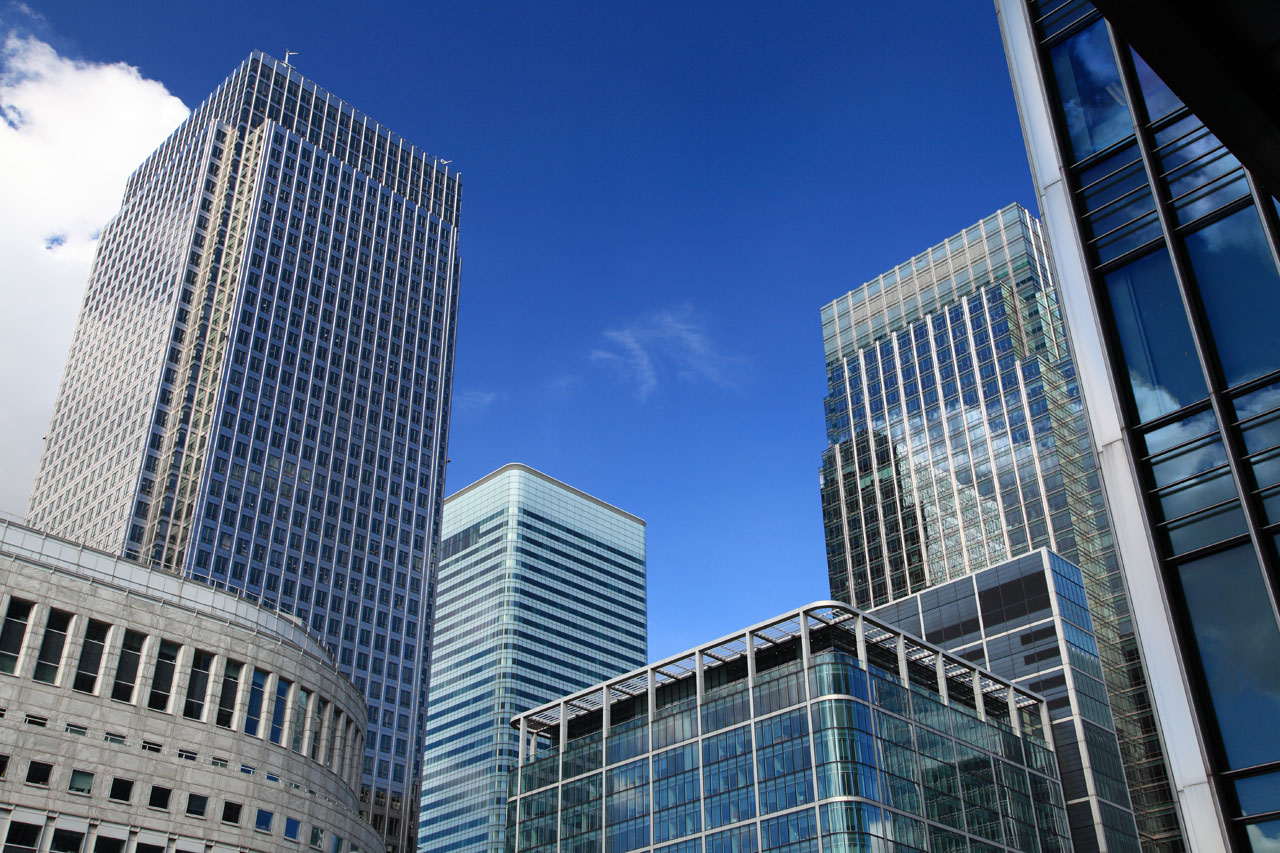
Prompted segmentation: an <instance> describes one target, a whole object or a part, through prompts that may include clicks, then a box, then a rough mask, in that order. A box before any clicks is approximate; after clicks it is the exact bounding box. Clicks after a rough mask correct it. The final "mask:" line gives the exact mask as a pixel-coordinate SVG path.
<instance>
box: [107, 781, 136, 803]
mask: <svg viewBox="0 0 1280 853" xmlns="http://www.w3.org/2000/svg"><path fill="white" fill-rule="evenodd" d="M108 796H109V797H110V798H111V799H113V800H115V801H116V802H120V803H127V802H129V800H130V799H131V798H132V797H133V780H132V779H121V778H119V777H117V778H115V779H112V780H111V793H110V794H109V795H108Z"/></svg>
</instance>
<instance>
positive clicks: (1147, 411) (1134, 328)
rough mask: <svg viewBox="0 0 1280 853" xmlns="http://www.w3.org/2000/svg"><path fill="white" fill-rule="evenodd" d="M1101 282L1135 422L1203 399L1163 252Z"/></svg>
mask: <svg viewBox="0 0 1280 853" xmlns="http://www.w3.org/2000/svg"><path fill="white" fill-rule="evenodd" d="M1106 282H1107V293H1108V295H1109V296H1110V298H1111V311H1112V314H1113V316H1114V317H1115V324H1116V333H1117V334H1118V335H1119V337H1120V349H1121V352H1122V353H1123V355H1124V363H1125V369H1126V372H1127V373H1128V376H1129V384H1130V386H1131V387H1132V389H1133V398H1134V402H1135V403H1136V404H1137V407H1138V417H1139V419H1140V420H1144V421H1146V420H1150V419H1152V418H1155V417H1159V416H1160V415H1164V414H1168V413H1169V412H1172V411H1174V410H1176V409H1180V408H1182V407H1183V406H1186V405H1188V404H1190V403H1194V402H1195V401H1196V400H1201V399H1203V398H1204V397H1206V396H1207V395H1208V392H1207V391H1206V390H1205V384H1204V376H1203V374H1202V373H1201V372H1200V364H1199V362H1198V361H1197V360H1196V351H1195V344H1194V343H1193V341H1192V338H1191V329H1190V328H1189V327H1188V325H1187V315H1186V312H1185V311H1184V310H1183V308H1182V299H1181V298H1180V297H1179V295H1178V285H1177V281H1176V280H1175V279H1174V277H1173V266H1172V265H1171V264H1170V263H1169V252H1168V250H1166V249H1160V250H1159V251H1156V252H1153V253H1152V254H1150V255H1145V256H1143V257H1141V258H1139V259H1138V260H1136V261H1133V262H1132V263H1130V264H1127V265H1125V266H1123V267H1121V268H1120V269H1118V270H1116V271H1115V272H1113V273H1111V274H1110V275H1108V276H1107V277H1106Z"/></svg>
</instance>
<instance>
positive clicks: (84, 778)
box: [67, 770, 93, 794]
mask: <svg viewBox="0 0 1280 853" xmlns="http://www.w3.org/2000/svg"><path fill="white" fill-rule="evenodd" d="M67 790H68V791H70V792H71V793H73V794H88V793H91V792H92V791H93V774H92V773H90V772H89V771H88V770H72V771H71V781H70V782H69V783H68V784H67Z"/></svg>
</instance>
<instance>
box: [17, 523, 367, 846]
mask: <svg viewBox="0 0 1280 853" xmlns="http://www.w3.org/2000/svg"><path fill="white" fill-rule="evenodd" d="M0 618H2V619H3V622H2V623H0V838H3V839H4V849H5V850H6V851H9V850H13V851H26V850H31V851H77V853H79V851H86V853H89V851H102V853H115V851H120V852H121V853H134V851H136V853H172V851H192V853H196V851H200V853H204V851H219V852H220V853H229V851H276V850H290V849H297V850H299V851H310V850H320V851H323V853H349V852H351V853H358V851H366V853H369V851H376V850H379V849H381V847H382V843H381V841H380V838H379V836H378V834H377V833H376V832H375V831H374V830H373V827H371V826H370V825H369V824H368V823H366V822H365V821H364V820H363V819H362V818H361V817H360V810H361V803H360V802H359V799H358V796H357V794H356V790H357V786H358V784H359V778H360V772H361V768H362V758H363V755H364V730H365V723H364V720H365V710H364V701H363V698H362V697H361V695H360V694H359V693H358V692H357V691H356V689H355V687H354V686H353V685H352V684H351V683H350V682H348V681H347V680H346V678H344V677H343V676H341V675H340V674H339V673H338V671H337V669H336V667H335V665H334V661H333V659H332V658H331V657H330V656H329V654H328V652H327V651H326V650H325V649H324V647H323V646H322V645H321V644H320V643H319V642H317V641H316V640H315V639H314V638H312V637H311V636H310V635H309V634H308V633H307V632H306V629H305V628H304V627H303V626H302V625H301V624H299V623H297V622H295V621H293V620H291V619H290V618H289V617H287V616H283V615H279V614H277V613H274V612H271V611H267V610H264V609H262V608H259V607H258V606H257V605H255V604H253V603H251V602H249V601H246V600H244V599H242V598H239V597H237V596H236V595H235V594H234V593H230V592H226V591H222V590H219V589H215V588H213V587H210V586H208V585H207V584H204V583H200V582H196V581H189V580H184V579H182V578H179V577H176V576H173V575H168V574H164V573H161V572H153V571H151V570H149V569H147V568H145V567H143V566H141V565H138V564H136V563H132V562H129V561H127V560H123V559H121V558H118V557H115V556H112V555H110V554H107V553H105V552H102V551H96V550H93V549H89V548H85V547H82V546H79V545H76V544H74V543H71V542H68V541H66V540H63V539H58V538H55V537H52V536H49V535H47V534H43V533H39V532H37V531H35V530H32V529H30V528H27V527H24V526H21V525H18V524H15V523H12V522H4V521H0Z"/></svg>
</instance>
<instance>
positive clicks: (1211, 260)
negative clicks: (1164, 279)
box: [1187, 206, 1280, 385]
mask: <svg viewBox="0 0 1280 853" xmlns="http://www.w3.org/2000/svg"><path fill="white" fill-rule="evenodd" d="M1187 256H1188V258H1189V259H1190V261H1191V268H1192V272H1193V273H1194V274H1195V279H1196V285H1197V286H1198V287H1199V289H1200V298H1201V299H1202V300H1203V301H1204V307H1205V313H1207V314H1208V315H1209V327H1210V329H1211V330H1212V332H1213V338H1214V342H1215V344H1216V345H1217V350H1218V358H1219V360H1220V361H1221V362H1222V372H1223V374H1224V375H1225V377H1226V380H1227V384H1228V385H1237V384H1239V383H1241V382H1245V381H1247V380H1249V379H1253V378H1254V377H1256V376H1259V375H1261V374H1263V373H1266V372H1268V371H1271V370H1275V369H1276V368H1280V324H1277V323H1276V317H1277V316H1280V276H1278V275H1277V274H1276V266H1275V262H1274V261H1273V260H1272V257H1271V250H1270V248H1269V247H1268V246H1267V238H1266V237H1265V236H1264V235H1263V233H1262V223H1261V221H1260V220H1259V219H1258V214H1257V211H1255V210H1254V209H1253V207H1252V206H1250V207H1248V208H1246V209H1244V210H1242V211H1240V212H1239V213H1233V214H1232V215H1231V216H1228V217H1227V218H1226V219H1221V220H1219V221H1217V222H1215V223H1213V224H1212V225H1209V226H1207V227H1205V228H1201V229H1200V230H1199V231H1197V232H1195V233H1194V234H1192V235H1191V236H1189V237H1187Z"/></svg>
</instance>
